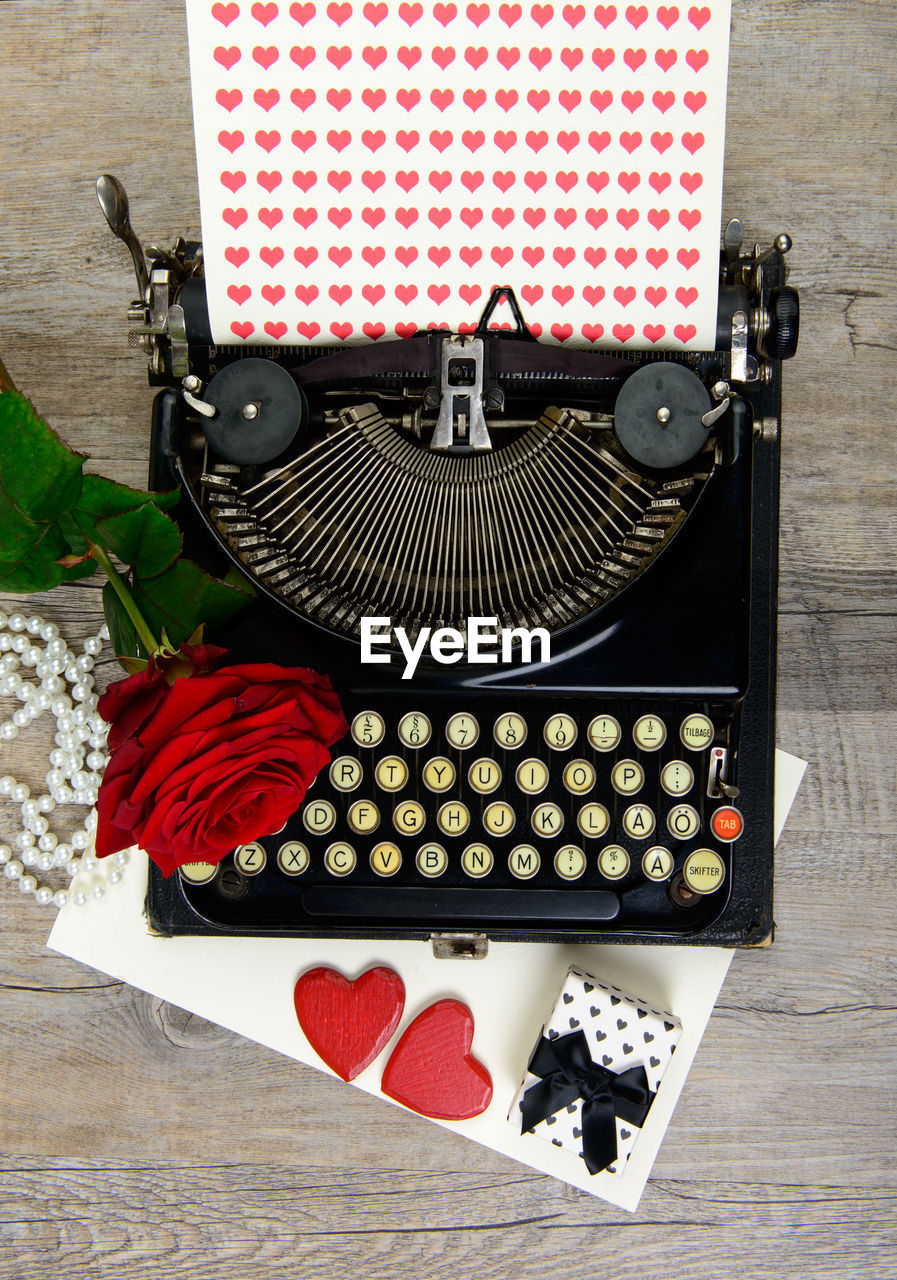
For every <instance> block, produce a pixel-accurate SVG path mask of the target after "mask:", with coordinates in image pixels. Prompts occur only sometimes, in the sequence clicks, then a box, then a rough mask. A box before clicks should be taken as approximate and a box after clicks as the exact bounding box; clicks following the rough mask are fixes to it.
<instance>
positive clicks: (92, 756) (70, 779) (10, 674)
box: [0, 610, 128, 907]
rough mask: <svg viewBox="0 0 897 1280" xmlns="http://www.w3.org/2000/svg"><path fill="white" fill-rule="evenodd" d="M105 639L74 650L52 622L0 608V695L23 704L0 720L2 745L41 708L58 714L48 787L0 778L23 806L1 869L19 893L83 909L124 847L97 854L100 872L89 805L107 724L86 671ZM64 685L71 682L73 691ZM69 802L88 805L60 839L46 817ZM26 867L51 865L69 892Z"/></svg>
mask: <svg viewBox="0 0 897 1280" xmlns="http://www.w3.org/2000/svg"><path fill="white" fill-rule="evenodd" d="M108 639H109V631H108V629H107V628H106V627H105V626H103V627H101V629H100V631H99V633H98V634H97V635H96V636H90V637H88V639H87V640H85V641H84V643H83V645H82V649H83V652H82V653H81V654H80V655H76V654H75V653H74V652H73V651H72V650H71V649H69V647H68V645H67V644H66V642H65V641H64V640H63V639H62V638H61V637H60V635H59V628H58V627H57V626H56V625H55V623H53V622H45V621H44V619H43V618H41V617H38V615H37V614H33V615H32V616H31V617H26V616H25V615H24V614H23V613H12V614H9V615H8V616H7V614H5V613H4V612H3V611H2V610H0V697H9V696H10V695H13V696H15V697H17V698H18V699H19V700H20V701H21V703H22V706H21V708H20V709H19V710H17V711H16V712H14V713H13V715H12V716H11V717H10V719H9V720H6V721H4V722H3V723H0V748H2V744H3V743H5V742H13V741H15V739H16V738H17V737H18V735H19V730H20V729H24V728H26V727H27V726H28V725H29V724H31V723H32V721H34V720H37V719H38V718H39V717H40V716H41V715H43V713H44V712H45V711H51V712H52V713H53V715H54V716H55V717H56V729H57V733H56V747H55V749H54V750H53V751H51V752H50V771H49V773H48V774H47V787H48V788H49V790H48V792H47V793H46V794H45V795H41V796H37V797H36V798H32V796H31V792H30V790H29V788H28V787H27V786H26V785H25V783H24V782H17V781H16V779H15V778H13V777H12V776H11V775H10V774H4V775H3V776H2V777H0V797H4V796H5V797H8V798H9V799H11V800H13V801H15V803H16V804H19V805H21V811H22V830H21V831H19V832H17V833H16V835H15V836H14V837H13V840H12V846H14V848H13V847H10V845H9V844H0V867H2V869H3V874H4V875H5V876H6V878H7V879H8V880H12V881H18V885H19V888H20V890H21V891H22V893H26V894H28V893H33V894H34V896H35V898H36V899H37V901H38V902H40V903H42V904H43V905H45V906H49V905H53V906H56V907H64V906H65V905H66V903H67V902H73V903H75V904H76V905H78V906H82V905H83V904H84V903H85V902H87V901H89V899H90V898H101V897H102V896H103V894H104V893H105V892H106V888H107V886H108V885H110V884H116V883H117V882H118V881H119V880H120V879H121V878H122V868H123V867H124V865H125V863H126V862H127V860H128V855H127V853H126V852H122V853H116V854H113V856H112V857H111V858H104V859H102V863H105V864H108V865H106V866H104V867H103V868H102V871H101V870H100V866H101V864H100V863H98V861H97V858H96V855H95V854H94V852H93V851H92V848H91V846H92V841H93V834H94V832H95V830H96V825H97V815H96V809H94V808H93V806H94V805H95V804H96V799H97V791H98V789H99V785H100V782H101V781H102V777H103V770H104V769H105V767H106V762H107V760H108V756H107V755H106V734H107V732H108V725H107V724H106V722H105V721H104V720H103V719H102V718H101V717H100V715H99V714H98V712H97V701H98V698H97V694H96V693H95V692H94V689H93V676H92V675H91V672H92V670H93V665H94V659H95V658H96V657H98V656H99V654H100V653H101V652H102V650H103V642H104V640H108ZM39 640H40V641H43V642H44V645H43V647H42V646H41V645H40V644H39V643H38V641H39ZM20 666H22V667H26V668H32V669H33V671H34V674H35V676H37V678H38V681H39V683H38V684H33V683H32V682H31V681H29V680H27V679H23V678H22V676H21V675H20V674H19V667H20ZM67 685H71V696H69V693H68V691H67ZM68 804H79V805H87V806H90V812H89V813H88V815H87V817H86V819H85V820H84V824H83V826H81V827H79V828H78V829H77V830H76V831H74V832H73V833H72V835H71V836H70V838H69V840H68V841H64V842H63V841H60V840H59V839H58V837H57V836H55V835H54V834H53V832H52V831H51V830H50V824H49V820H48V818H47V817H46V815H47V814H50V813H52V812H53V810H54V809H55V808H56V806H57V805H68ZM14 852H17V853H18V856H14ZM79 855H80V856H79ZM30 868H34V870H35V871H37V872H40V873H45V872H47V871H50V870H51V869H52V868H57V869H58V870H59V871H60V872H61V873H62V874H64V875H66V876H68V877H69V880H70V884H69V887H68V889H56V890H55V891H54V890H53V889H52V888H51V887H50V886H49V885H47V884H39V883H38V879H37V876H35V875H34V874H33V872H32V871H31V870H30Z"/></svg>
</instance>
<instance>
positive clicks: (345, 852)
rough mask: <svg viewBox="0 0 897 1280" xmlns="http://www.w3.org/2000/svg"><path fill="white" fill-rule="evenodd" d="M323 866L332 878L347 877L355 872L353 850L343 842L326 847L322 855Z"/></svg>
mask: <svg viewBox="0 0 897 1280" xmlns="http://www.w3.org/2000/svg"><path fill="white" fill-rule="evenodd" d="M324 866H325V867H326V868H327V870H328V871H329V872H330V874H331V875H332V876H347V875H348V874H349V872H350V871H354V870H355V850H354V849H353V848H352V846H351V845H350V844H346V842H345V840H337V841H336V843H335V844H331V845H328V847H327V851H326V853H325V854H324Z"/></svg>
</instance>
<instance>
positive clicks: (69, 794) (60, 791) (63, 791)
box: [56, 783, 75, 804]
mask: <svg viewBox="0 0 897 1280" xmlns="http://www.w3.org/2000/svg"><path fill="white" fill-rule="evenodd" d="M74 794H75V793H74V792H73V791H72V789H71V787H67V786H65V784H64V783H63V784H62V786H59V787H56V800H57V803H58V804H71V803H72V799H73V797H74Z"/></svg>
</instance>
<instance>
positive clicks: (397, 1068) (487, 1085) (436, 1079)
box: [380, 1000, 492, 1120]
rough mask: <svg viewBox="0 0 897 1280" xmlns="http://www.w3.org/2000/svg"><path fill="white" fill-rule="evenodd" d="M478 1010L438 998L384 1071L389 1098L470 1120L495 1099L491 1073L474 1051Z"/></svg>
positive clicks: (427, 1112)
mask: <svg viewBox="0 0 897 1280" xmlns="http://www.w3.org/2000/svg"><path fill="white" fill-rule="evenodd" d="M473 1032H474V1023H473V1014H472V1013H471V1012H470V1010H469V1009H468V1007H467V1005H466V1004H462V1003H461V1001H460V1000H437V1001H436V1003H435V1004H431V1005H430V1006H429V1007H428V1008H426V1009H424V1011H423V1013H420V1014H418V1016H417V1017H416V1018H415V1019H414V1021H413V1022H412V1023H411V1024H410V1026H409V1027H407V1028H406V1030H405V1031H404V1032H403V1033H402V1036H401V1039H400V1040H399V1043H398V1044H397V1045H396V1047H395V1049H393V1051H392V1054H391V1056H390V1059H389V1061H388V1062H387V1064H386V1069H385V1070H384V1072H383V1080H382V1083H381V1086H380V1087H381V1089H382V1090H383V1092H384V1093H385V1094H386V1096H387V1097H388V1098H392V1099H393V1100H394V1101H395V1102H401V1104H402V1106H403V1107H408V1108H409V1109H410V1110H411V1111H417V1112H419V1114H420V1115H422V1116H428V1117H429V1118H430V1119H431V1120H469V1119H471V1117H473V1116H478V1115H481V1114H482V1112H484V1111H485V1110H486V1108H487V1107H488V1106H489V1103H490V1102H491V1101H492V1077H491V1076H490V1075H489V1072H488V1071H487V1070H486V1068H485V1067H484V1066H483V1064H482V1062H479V1061H478V1060H477V1059H476V1058H475V1057H474V1056H473V1054H472V1053H471V1052H470V1047H471V1044H472V1042H473Z"/></svg>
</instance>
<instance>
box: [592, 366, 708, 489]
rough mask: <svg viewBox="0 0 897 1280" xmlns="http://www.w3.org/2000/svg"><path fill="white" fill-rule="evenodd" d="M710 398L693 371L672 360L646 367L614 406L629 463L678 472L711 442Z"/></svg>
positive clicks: (626, 384)
mask: <svg viewBox="0 0 897 1280" xmlns="http://www.w3.org/2000/svg"><path fill="white" fill-rule="evenodd" d="M709 409H710V396H709V394H708V392H707V389H706V387H705V386H704V384H703V382H702V381H701V379H700V378H699V377H698V375H697V374H696V373H693V372H692V371H691V369H688V368H687V367H686V366H685V365H683V364H676V363H675V362H674V361H672V360H670V361H664V362H663V363H660V362H654V363H652V364H645V365H642V367H641V368H640V369H636V371H635V373H633V374H631V375H630V376H629V377H628V378H627V379H626V381H625V382H624V383H623V386H622V387H621V389H620V392H619V394H618V396H617V401H616V404H615V405H614V431H615V432H616V436H617V439H618V440H619V442H620V444H621V445H622V446H623V448H624V449H625V450H626V452H627V453H628V454H629V456H630V457H631V458H634V459H635V461H636V462H641V463H643V464H644V465H645V466H647V467H662V468H666V467H679V466H681V465H682V464H683V463H684V462H688V461H689V460H690V459H691V458H693V457H694V456H695V454H696V453H699V452H700V450H701V449H703V447H704V445H705V444H706V443H707V439H708V436H709V428H708V427H705V426H704V422H703V419H704V416H705V414H706V413H707V412H708V411H709Z"/></svg>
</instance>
